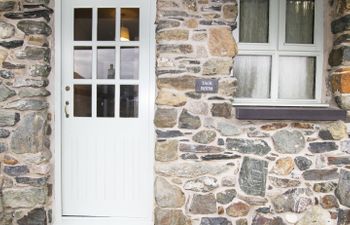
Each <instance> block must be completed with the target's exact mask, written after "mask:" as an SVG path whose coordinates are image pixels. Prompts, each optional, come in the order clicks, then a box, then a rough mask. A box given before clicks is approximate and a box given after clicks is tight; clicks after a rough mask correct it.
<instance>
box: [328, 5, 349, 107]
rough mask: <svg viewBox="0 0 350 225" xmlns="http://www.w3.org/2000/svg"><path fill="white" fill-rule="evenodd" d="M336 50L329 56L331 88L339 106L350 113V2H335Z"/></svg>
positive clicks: (334, 31) (334, 28)
mask: <svg viewBox="0 0 350 225" xmlns="http://www.w3.org/2000/svg"><path fill="white" fill-rule="evenodd" d="M332 6H333V21H332V24H331V29H332V33H333V34H334V43H333V45H334V48H333V50H332V52H331V53H330V56H329V65H330V66H331V67H332V72H331V79H330V82H331V86H332V89H333V93H334V95H335V99H336V102H337V103H338V105H339V106H340V107H341V108H343V109H345V110H348V111H350V47H349V40H350V34H349V31H350V1H349V0H337V1H333V4H332Z"/></svg>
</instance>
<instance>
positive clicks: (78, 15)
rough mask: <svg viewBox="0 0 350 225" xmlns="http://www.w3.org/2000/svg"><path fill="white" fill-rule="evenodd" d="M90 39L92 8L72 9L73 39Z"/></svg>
mask: <svg viewBox="0 0 350 225" xmlns="http://www.w3.org/2000/svg"><path fill="white" fill-rule="evenodd" d="M91 40H92V9H91V8H80V9H74V41H91Z"/></svg>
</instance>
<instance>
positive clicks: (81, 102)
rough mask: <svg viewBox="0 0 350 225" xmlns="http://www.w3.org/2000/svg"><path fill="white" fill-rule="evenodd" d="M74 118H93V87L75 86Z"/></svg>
mask: <svg viewBox="0 0 350 225" xmlns="http://www.w3.org/2000/svg"><path fill="white" fill-rule="evenodd" d="M74 116H75V117H91V85H74Z"/></svg>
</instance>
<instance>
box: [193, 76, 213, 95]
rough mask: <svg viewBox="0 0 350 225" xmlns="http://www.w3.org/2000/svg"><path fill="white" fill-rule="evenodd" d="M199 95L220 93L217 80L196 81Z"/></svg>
mask: <svg viewBox="0 0 350 225" xmlns="http://www.w3.org/2000/svg"><path fill="white" fill-rule="evenodd" d="M196 92H197V93H218V80H217V79H196Z"/></svg>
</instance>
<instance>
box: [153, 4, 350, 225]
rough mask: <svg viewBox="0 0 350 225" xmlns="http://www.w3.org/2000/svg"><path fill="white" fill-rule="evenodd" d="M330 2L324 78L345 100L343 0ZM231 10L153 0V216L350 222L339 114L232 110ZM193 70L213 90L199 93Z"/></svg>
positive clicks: (169, 223)
mask: <svg viewBox="0 0 350 225" xmlns="http://www.w3.org/2000/svg"><path fill="white" fill-rule="evenodd" d="M327 5H328V4H327ZM328 7H330V8H331V9H332V10H333V11H332V12H333V14H334V15H333V18H334V22H333V23H332V25H331V24H328V26H332V31H333V33H334V34H335V41H334V49H333V51H332V52H331V54H330V57H329V64H330V67H328V68H329V69H330V71H331V74H330V78H329V79H327V80H329V84H330V85H329V86H331V87H332V88H333V92H334V95H335V97H336V102H337V103H338V104H339V106H340V107H341V108H343V109H346V110H350V100H349V96H350V95H349V94H350V88H349V83H350V79H348V77H349V76H348V75H349V71H350V69H349V68H348V65H349V62H348V61H350V57H349V56H350V51H349V49H348V43H349V40H350V38H349V34H348V32H349V29H350V1H329V5H328ZM237 12H238V9H237V2H236V1H235V0H158V10H157V70H156V71H157V86H158V97H157V99H156V104H157V110H156V114H155V121H154V123H155V126H156V133H157V143H156V149H155V159H156V164H155V170H156V180H155V204H156V206H155V224H156V225H248V224H249V225H336V224H337V225H346V224H350V210H349V207H350V201H349V194H348V193H349V191H350V155H349V154H350V139H349V131H348V128H347V125H346V123H344V122H343V121H335V122H310V121H271V122H268V121H238V120H236V119H234V111H233V108H232V106H231V103H232V100H233V97H234V93H235V86H236V85H235V84H236V80H235V78H234V77H233V76H232V73H231V71H232V67H233V66H234V57H235V56H236V54H237V52H238V51H239V49H237V46H236V43H235V40H234V39H233V36H232V31H233V30H234V29H235V28H236V23H237V22H236V18H237ZM326 26H327V24H326ZM327 77H328V76H327ZM196 78H216V79H218V80H219V90H218V93H217V94H198V93H196V92H195V79H196Z"/></svg>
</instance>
